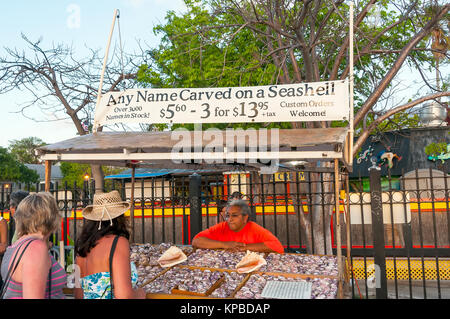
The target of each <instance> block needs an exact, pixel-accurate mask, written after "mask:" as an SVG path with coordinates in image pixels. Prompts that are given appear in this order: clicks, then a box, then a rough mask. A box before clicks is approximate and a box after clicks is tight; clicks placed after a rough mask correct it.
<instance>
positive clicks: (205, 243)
mask: <svg viewBox="0 0 450 319" xmlns="http://www.w3.org/2000/svg"><path fill="white" fill-rule="evenodd" d="M243 245H244V244H243V243H238V242H236V241H219V240H214V239H209V238H207V237H204V236H199V237H196V238H194V240H192V246H194V247H196V248H203V249H218V248H223V249H237V248H238V247H242V246H243Z"/></svg>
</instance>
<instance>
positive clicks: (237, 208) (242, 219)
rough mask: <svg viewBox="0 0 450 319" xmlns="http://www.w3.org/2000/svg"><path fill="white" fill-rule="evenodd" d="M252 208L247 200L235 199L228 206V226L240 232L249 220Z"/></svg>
mask: <svg viewBox="0 0 450 319" xmlns="http://www.w3.org/2000/svg"><path fill="white" fill-rule="evenodd" d="M249 214H250V208H249V207H248V205H247V202H246V201H245V200H241V199H238V200H234V201H232V202H231V203H230V204H229V205H228V207H227V213H226V221H227V224H228V227H230V229H231V230H232V231H234V232H239V231H240V230H242V228H244V226H245V225H246V224H247V222H248V218H249Z"/></svg>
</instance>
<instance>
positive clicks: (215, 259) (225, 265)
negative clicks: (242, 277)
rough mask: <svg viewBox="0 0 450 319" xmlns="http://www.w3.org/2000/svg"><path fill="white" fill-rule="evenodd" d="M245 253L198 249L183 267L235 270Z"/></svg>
mask: <svg viewBox="0 0 450 319" xmlns="http://www.w3.org/2000/svg"><path fill="white" fill-rule="evenodd" d="M245 254H246V253H245V252H241V251H239V252H230V251H227V250H222V249H196V250H195V251H194V252H193V253H192V254H190V255H189V256H188V259H187V260H186V261H185V262H184V263H182V264H181V265H186V266H195V267H208V268H221V269H235V268H236V265H237V263H239V261H241V259H242V257H244V256H245Z"/></svg>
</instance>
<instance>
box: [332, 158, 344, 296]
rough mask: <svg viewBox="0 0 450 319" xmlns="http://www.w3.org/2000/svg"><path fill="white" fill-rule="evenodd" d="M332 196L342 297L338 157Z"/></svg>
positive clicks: (339, 283)
mask: <svg viewBox="0 0 450 319" xmlns="http://www.w3.org/2000/svg"><path fill="white" fill-rule="evenodd" d="M334 196H335V197H334V198H335V215H336V255H337V263H338V274H339V282H338V298H339V299H342V298H343V297H344V294H343V292H344V290H343V285H342V284H343V280H344V276H343V275H344V269H343V267H342V250H341V249H342V244H341V222H340V219H341V218H340V217H341V216H340V212H339V162H338V159H337V158H335V159H334Z"/></svg>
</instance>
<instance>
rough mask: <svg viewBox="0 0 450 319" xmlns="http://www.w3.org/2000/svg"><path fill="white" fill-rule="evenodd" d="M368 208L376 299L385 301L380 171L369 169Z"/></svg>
mask: <svg viewBox="0 0 450 319" xmlns="http://www.w3.org/2000/svg"><path fill="white" fill-rule="evenodd" d="M369 180H370V208H371V212H372V214H371V216H372V236H373V249H374V265H375V284H376V287H375V288H376V298H377V299H387V279H386V254H385V247H384V224H383V206H382V205H383V204H382V199H381V169H380V168H379V167H378V166H375V165H374V166H372V167H370V168H369Z"/></svg>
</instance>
